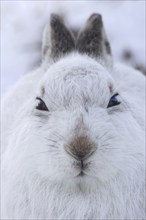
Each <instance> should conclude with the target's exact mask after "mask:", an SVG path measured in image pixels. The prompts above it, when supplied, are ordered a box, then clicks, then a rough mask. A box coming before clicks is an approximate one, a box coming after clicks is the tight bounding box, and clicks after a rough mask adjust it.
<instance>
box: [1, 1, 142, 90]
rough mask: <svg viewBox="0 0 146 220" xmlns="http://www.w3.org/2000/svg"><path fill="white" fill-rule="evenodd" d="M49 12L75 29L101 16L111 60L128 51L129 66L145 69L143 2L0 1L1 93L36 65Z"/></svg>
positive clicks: (118, 59)
mask: <svg viewBox="0 0 146 220" xmlns="http://www.w3.org/2000/svg"><path fill="white" fill-rule="evenodd" d="M52 12H55V13H58V14H60V15H62V16H63V17H64V20H65V22H66V24H67V25H68V26H69V27H71V28H73V29H77V30H78V29H79V28H81V27H82V26H83V25H84V23H85V22H86V19H87V18H88V17H89V16H90V15H91V14H92V13H95V12H97V13H100V14H102V17H103V21H104V24H105V28H106V32H107V34H108V38H109V39H110V42H111V46H112V50H113V56H114V59H115V60H116V61H121V60H122V59H123V58H122V57H123V56H122V54H123V53H124V51H125V50H129V51H131V53H132V55H133V57H132V60H131V61H130V64H131V65H133V66H135V65H139V66H143V67H145V0H139V1H128V0H126V1H114V0H113V1H104V0H103V1H89V0H88V1H1V92H2V94H5V92H6V91H7V90H8V89H9V88H11V86H12V85H14V83H15V82H16V81H17V80H18V79H19V78H21V77H22V76H23V75H24V74H27V73H28V72H29V71H31V70H32V69H34V68H36V67H37V66H38V65H39V63H40V60H41V37H42V31H43V28H44V26H45V24H46V23H47V22H48V20H49V17H50V13H52ZM123 61H125V60H123ZM125 62H126V61H125Z"/></svg>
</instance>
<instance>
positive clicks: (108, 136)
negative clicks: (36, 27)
mask: <svg viewBox="0 0 146 220" xmlns="http://www.w3.org/2000/svg"><path fill="white" fill-rule="evenodd" d="M42 51H43V55H42V56H43V61H42V65H41V67H39V69H38V70H36V71H34V72H33V73H31V74H29V75H27V76H25V77H24V78H23V79H22V80H21V81H20V82H18V83H17V84H16V86H15V88H13V89H12V90H11V91H10V92H9V94H8V95H7V96H6V97H5V99H4V100H3V103H2V191H1V193H2V195H1V196H2V197H1V198H2V202H1V206H2V215H1V218H2V219H51V220H52V219H63V220H64V219H82V220H83V219H98V220H99V219H100V220H103V219H112V220H113V219H115V220H117V219H120V220H123V219H125V220H126V219H128V220H130V219H131V220H133V219H135V220H138V219H145V204H144V203H145V194H144V189H145V188H144V186H145V182H144V174H145V155H144V152H145V149H144V136H145V134H144V126H145V125H144V108H145V106H144V102H145V97H144V96H145V93H144V81H145V77H144V76H143V75H142V74H141V73H140V72H138V71H136V70H134V69H132V68H130V67H125V66H123V65H120V64H116V65H115V64H113V63H112V56H111V49H110V44H109V42H108V40H107V37H106V34H105V31H104V28H103V22H102V18H101V16H100V15H99V14H93V15H91V17H90V18H89V19H88V21H87V23H86V25H85V27H84V28H83V29H82V31H81V32H80V33H79V35H78V37H77V39H75V38H74V37H73V35H72V33H71V32H70V31H69V30H68V29H67V28H66V27H65V25H64V24H63V21H62V20H61V19H60V18H59V16H57V15H55V14H52V15H51V18H50V23H49V25H48V26H47V28H46V29H45V31H44V35H43V49H42Z"/></svg>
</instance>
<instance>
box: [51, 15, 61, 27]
mask: <svg viewBox="0 0 146 220" xmlns="http://www.w3.org/2000/svg"><path fill="white" fill-rule="evenodd" d="M57 22H59V23H60V22H62V18H61V16H59V15H58V14H55V13H51V15H50V24H51V25H53V24H56V23H57Z"/></svg>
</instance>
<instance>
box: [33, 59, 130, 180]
mask: <svg viewBox="0 0 146 220" xmlns="http://www.w3.org/2000/svg"><path fill="white" fill-rule="evenodd" d="M118 93H119V91H118V90H117V89H116V87H115V85H114V82H113V80H112V79H111V77H110V75H109V74H108V73H107V71H106V70H105V69H104V68H103V67H102V66H101V65H99V64H97V63H96V62H95V61H94V60H92V59H90V58H87V57H81V56H78V55H76V56H75V58H74V55H72V56H70V57H68V58H64V59H63V60H62V61H60V62H58V63H57V64H54V66H52V67H51V68H50V69H49V70H48V72H47V73H46V75H45V78H44V79H43V80H42V82H41V84H40V87H39V91H38V93H37V94H36V100H35V102H34V109H33V111H32V130H33V131H34V132H32V133H33V134H32V135H33V137H32V138H33V140H35V143H36V144H33V145H34V146H35V147H34V148H33V155H34V160H35V162H36V164H37V166H36V168H37V169H38V172H39V173H40V174H41V175H42V176H45V177H47V178H49V179H50V180H54V181H65V182H66V181H68V182H71V183H75V182H78V181H83V182H84V181H85V180H86V181H87V179H90V180H91V179H93V181H91V182H106V181H109V180H111V179H113V178H115V177H116V175H118V172H122V170H123V172H124V169H125V168H123V167H125V166H126V164H127V163H129V162H130V161H128V160H127V156H128V154H130V147H129V146H128V144H129V142H128V141H127V138H129V134H128V130H127V129H126V130H125V127H126V126H127V125H126V123H127V115H129V116H128V117H129V119H128V120H129V122H130V120H131V116H130V114H129V113H128V111H127V109H126V104H125V103H124V100H122V98H121V97H120V93H119V95H118ZM127 127H128V126H127ZM123 135H125V136H124V138H123ZM125 139H126V141H125ZM129 141H130V139H129ZM131 143H133V142H131ZM132 147H133V146H132ZM127 148H128V150H127ZM125 155H126V157H125Z"/></svg>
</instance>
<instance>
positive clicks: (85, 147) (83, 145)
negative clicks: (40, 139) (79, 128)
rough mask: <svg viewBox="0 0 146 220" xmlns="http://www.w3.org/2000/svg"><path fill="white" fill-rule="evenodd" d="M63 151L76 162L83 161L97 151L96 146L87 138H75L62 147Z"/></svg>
mask: <svg viewBox="0 0 146 220" xmlns="http://www.w3.org/2000/svg"><path fill="white" fill-rule="evenodd" d="M64 149H65V151H66V152H67V153H68V154H69V155H70V156H72V157H74V158H75V159H76V160H85V159H87V158H88V157H90V156H91V155H92V154H93V153H94V152H95V151H96V149H97V147H96V144H95V143H94V142H93V141H91V140H90V139H89V138H88V137H86V136H85V137H84V136H81V137H77V138H74V139H73V140H72V141H70V142H69V143H67V144H65V145H64Z"/></svg>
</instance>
